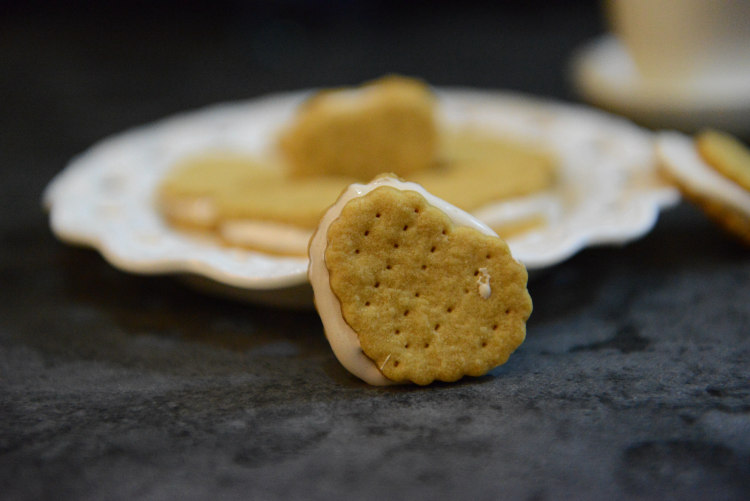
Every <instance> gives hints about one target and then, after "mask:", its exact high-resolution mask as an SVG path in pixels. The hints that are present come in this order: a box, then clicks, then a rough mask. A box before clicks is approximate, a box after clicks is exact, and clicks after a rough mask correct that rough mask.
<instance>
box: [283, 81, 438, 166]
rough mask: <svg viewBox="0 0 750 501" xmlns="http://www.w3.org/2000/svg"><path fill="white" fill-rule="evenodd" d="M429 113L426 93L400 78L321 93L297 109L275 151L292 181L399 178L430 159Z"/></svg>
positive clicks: (433, 146)
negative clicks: (282, 157) (329, 177)
mask: <svg viewBox="0 0 750 501" xmlns="http://www.w3.org/2000/svg"><path fill="white" fill-rule="evenodd" d="M434 108H435V99H434V97H433V95H432V93H431V92H430V90H429V88H428V87H427V86H426V85H425V84H423V83H422V82H420V81H418V80H414V79H411V78H405V77H397V76H391V77H385V78H381V79H379V80H376V81H374V82H371V83H369V84H366V85H363V86H362V87H360V88H357V89H341V90H329V91H323V92H320V93H318V94H317V95H315V96H314V97H312V98H311V99H310V100H308V101H307V102H306V103H305V104H304V105H303V106H302V107H301V108H300V110H299V112H298V113H297V115H296V116H295V118H294V121H293V123H292V124H291V125H290V126H289V128H288V129H287V130H286V131H285V132H284V134H283V135H282V137H281V140H280V148H281V151H282V152H283V153H284V155H285V157H286V159H287V161H288V163H289V172H290V173H291V175H293V176H318V175H322V174H338V175H344V176H351V177H355V178H357V179H360V180H367V179H372V178H373V177H374V176H376V175H378V174H381V173H383V172H386V171H388V172H395V173H397V174H398V175H401V176H405V175H408V174H411V173H413V172H417V171H419V170H422V169H426V168H427V167H429V166H430V165H431V164H432V163H433V162H434V160H435V155H436V151H437V141H438V132H437V124H436V120H435V110H434Z"/></svg>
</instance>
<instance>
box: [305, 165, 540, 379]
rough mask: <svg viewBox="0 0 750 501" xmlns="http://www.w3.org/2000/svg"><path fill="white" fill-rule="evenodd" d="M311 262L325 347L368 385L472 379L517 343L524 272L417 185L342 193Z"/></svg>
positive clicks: (482, 229) (470, 222) (499, 244)
mask: <svg viewBox="0 0 750 501" xmlns="http://www.w3.org/2000/svg"><path fill="white" fill-rule="evenodd" d="M309 254H310V268H309V276H310V281H311V283H312V286H313V290H314V292H315V303H316V307H317V308H318V312H319V313H320V316H321V319H322V321H323V325H324V328H325V332H326V336H327V337H328V340H329V342H330V344H331V347H332V348H333V351H334V353H335V355H336V357H337V358H338V359H339V361H340V362H341V363H342V365H344V367H346V368H347V369H348V370H349V371H350V372H352V373H353V374H355V375H356V376H358V377H359V378H361V379H363V380H364V381H366V382H368V383H370V384H374V385H386V384H393V383H407V382H413V383H416V384H420V385H424V384H429V383H431V382H433V381H434V380H440V381H456V380H458V379H460V378H461V377H463V376H466V375H468V376H480V375H482V374H485V373H486V372H488V371H489V370H491V369H492V368H494V367H496V366H498V365H501V364H503V363H505V362H506V361H507V359H508V357H509V356H510V354H511V353H512V352H513V351H514V350H515V349H516V348H517V347H518V346H519V345H520V344H521V343H522V342H523V340H524V338H525V335H526V320H527V319H528V317H529V315H530V314H531V298H530V297H529V294H528V291H527V290H526V282H527V278H528V275H527V272H526V269H525V267H524V266H523V265H522V264H521V263H519V262H517V261H516V260H514V259H513V257H512V256H511V253H510V250H509V249H508V246H507V245H506V244H505V242H504V241H503V240H501V239H500V238H498V237H497V235H496V234H495V233H494V232H493V231H492V230H491V229H490V228H488V227H487V226H485V225H484V224H483V223H481V222H480V221H478V220H477V219H475V218H474V217H472V216H471V215H469V214H468V213H466V212H463V211H461V210H460V209H457V208H456V207H454V206H452V205H450V204H448V203H446V202H444V201H442V200H440V199H438V198H436V197H434V196H433V195H431V194H429V193H428V192H426V191H425V190H424V189H423V188H422V187H421V186H419V185H417V184H414V183H408V182H403V181H400V180H398V179H395V178H392V177H381V178H378V179H376V180H375V181H373V182H371V183H370V184H367V185H361V184H354V185H351V186H350V187H349V188H348V189H347V190H346V191H345V192H344V193H343V194H342V195H341V197H339V199H338V201H337V202H336V203H335V204H334V205H333V206H332V207H331V208H330V209H329V210H328V211H327V212H326V214H325V215H324V216H323V219H322V220H321V223H320V225H319V227H318V229H317V230H316V233H315V234H314V235H313V238H312V239H311V241H310V249H309Z"/></svg>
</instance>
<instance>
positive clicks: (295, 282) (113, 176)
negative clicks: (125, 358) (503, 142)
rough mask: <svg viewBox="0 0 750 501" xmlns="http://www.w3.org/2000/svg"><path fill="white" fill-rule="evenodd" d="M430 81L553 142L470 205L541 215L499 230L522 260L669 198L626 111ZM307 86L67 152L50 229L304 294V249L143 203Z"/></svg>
mask: <svg viewBox="0 0 750 501" xmlns="http://www.w3.org/2000/svg"><path fill="white" fill-rule="evenodd" d="M436 92H437V95H438V98H439V103H440V104H439V109H440V112H439V113H440V114H441V115H442V116H441V119H442V121H443V122H444V123H447V124H449V125H475V126H481V127H485V128H489V129H492V130H497V131H498V132H499V133H502V134H505V135H507V136H509V137H514V138H518V139H519V140H522V141H524V140H528V141H533V142H540V143H542V144H544V145H545V146H547V147H548V148H549V149H550V150H551V151H552V152H554V153H556V154H557V156H558V158H559V160H560V172H559V176H560V179H559V182H558V183H557V186H556V187H555V188H554V189H553V190H551V191H549V192H544V193H542V194H539V195H535V196H532V197H527V198H523V199H516V200H509V201H505V202H501V203H497V204H494V205H491V206H488V207H484V208H483V209H481V210H479V211H477V212H475V215H476V216H477V217H479V218H480V219H482V220H484V221H485V222H486V223H488V224H490V225H493V224H496V223H501V222H503V221H512V220H514V219H518V218H522V217H527V216H529V215H542V216H544V217H545V218H546V219H547V221H548V222H549V224H547V225H544V226H541V227H539V228H537V229H533V230H531V231H528V232H526V233H524V234H522V235H520V236H518V237H515V238H510V239H508V244H509V245H510V247H511V250H512V252H513V255H514V256H516V257H517V258H518V259H519V260H521V261H522V262H524V263H525V264H526V266H527V267H528V268H529V270H535V269H540V268H544V267H548V266H551V265H554V264H556V263H559V262H561V261H563V260H565V259H567V258H568V257H570V256H572V255H573V254H575V253H576V252H578V251H579V250H580V249H582V248H584V247H586V246H589V245H595V244H608V243H625V242H627V241H629V240H631V239H634V238H637V237H640V236H642V235H643V234H645V233H646V232H648V231H649V230H650V229H651V228H652V227H653V224H654V223H655V221H656V218H657V217H658V213H659V210H660V209H661V208H663V207H666V206H669V205H671V204H674V203H675V202H676V201H677V200H678V195H677V192H676V191H675V190H674V189H673V188H671V187H669V186H667V185H665V184H663V182H662V181H661V180H660V178H659V177H658V175H657V174H656V169H655V159H654V148H653V139H652V136H651V134H650V133H648V132H646V131H644V130H642V129H640V128H638V127H636V126H634V125H632V124H631V123H630V122H628V121H625V120H622V119H619V118H616V117H613V116H612V115H608V114H605V113H601V112H598V111H594V110H591V109H588V108H585V107H577V106H571V105H564V104H559V103H551V102H546V101H541V100H536V99H532V98H529V97H525V96H519V95H513V94H506V93H498V92H485V91H476V90H464V89H444V90H441V89H438V90H437V91H436ZM309 94H310V93H309V91H308V92H299V93H292V94H282V95H273V96H268V97H264V98H259V99H254V100H250V101H246V102H238V103H227V104H218V105H214V106H211V107H208V108H205V109H201V110H197V111H193V112H188V113H184V114H180V115H176V116H174V117H170V118H167V119H163V120H161V121H159V122H156V123H153V124H149V125H145V126H141V127H138V128H135V129H132V130H129V131H126V132H123V133H121V134H118V135H115V136H113V137H110V138H107V139H104V140H102V141H101V142H99V143H97V144H95V145H94V146H92V147H91V148H90V149H88V150H87V151H85V152H83V153H82V154H80V155H78V156H77V157H75V158H73V160H72V161H71V162H70V163H69V164H68V166H67V167H66V168H65V169H64V170H63V171H62V172H61V173H60V174H58V175H57V176H56V177H55V178H54V179H53V180H52V182H51V183H50V184H49V186H48V187H47V189H46V191H45V194H44V204H45V206H46V208H47V209H48V210H49V213H50V225H51V228H52V231H53V232H54V234H55V235H56V236H57V237H58V238H60V239H61V240H63V241H65V242H69V243H73V244H80V245H84V246H89V247H93V248H95V249H97V250H98V251H99V252H100V253H101V254H102V255H103V256H104V258H105V259H106V260H107V261H109V262H110V263H111V264H112V265H114V266H115V267H117V268H120V269H122V270H124V271H128V272H133V273H145V274H166V273H175V274H185V275H186V276H188V277H189V278H190V280H191V281H193V282H195V283H202V284H204V285H209V286H210V287H212V288H213V289H214V290H215V291H217V292H229V293H232V294H235V295H239V296H242V297H246V298H249V299H251V300H256V301H261V302H270V303H275V304H282V305H297V306H299V305H309V304H310V300H311V295H310V294H308V293H307V289H308V285H307V276H306V270H307V259H305V258H296V257H279V256H271V255H267V254H262V253H259V252H254V251H251V250H245V249H239V248H230V247H226V246H224V245H221V244H220V243H219V242H217V241H215V240H212V239H211V238H209V237H206V236H199V235H195V234H190V233H187V232H184V231H179V230H176V229H174V228H172V227H171V226H169V225H168V224H167V223H166V222H165V221H164V220H163V219H162V217H161V216H160V214H159V213H158V211H157V210H156V207H155V203H154V197H155V191H156V188H157V186H158V184H159V181H160V179H161V178H162V176H163V175H164V174H165V173H166V172H167V171H168V169H170V168H171V166H172V165H174V163H175V162H176V161H177V160H178V159H180V158H183V157H185V156H189V155H192V154H196V153H200V152H205V151H207V150H231V151H237V152H243V153H249V154H259V153H262V152H263V151H265V150H267V149H268V148H272V147H273V145H274V141H275V139H276V137H277V133H278V131H279V129H280V128H281V127H283V126H284V124H285V123H287V122H288V121H289V120H290V119H291V118H292V116H293V114H294V112H295V110H296V108H297V106H298V105H299V104H300V103H301V102H302V101H303V100H304V99H305V98H306V97H307V96H309ZM487 181H488V182H492V180H487ZM332 202H333V201H332Z"/></svg>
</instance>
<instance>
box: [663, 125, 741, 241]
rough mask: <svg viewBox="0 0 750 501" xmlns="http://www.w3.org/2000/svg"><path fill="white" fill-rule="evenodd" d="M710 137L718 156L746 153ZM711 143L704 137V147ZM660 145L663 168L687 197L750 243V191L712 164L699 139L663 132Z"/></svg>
mask: <svg viewBox="0 0 750 501" xmlns="http://www.w3.org/2000/svg"><path fill="white" fill-rule="evenodd" d="M708 141H709V142H711V144H710V149H712V150H715V151H713V153H712V155H713V156H715V157H716V158H719V157H724V156H725V155H726V156H727V157H731V158H735V159H736V158H738V157H740V156H742V154H740V155H737V156H735V154H736V153H733V152H732V151H728V152H727V151H724V152H722V150H721V148H722V147H721V146H720V145H719V144H723V141H722V143H718V144H714V143H712V141H713V140H712V139H708ZM707 144H709V143H707V142H706V141H705V139H704V142H703V150H704V151H705V149H706V147H707ZM656 145H657V154H658V156H659V160H660V165H661V168H662V170H663V171H664V173H665V174H666V175H667V176H668V177H669V178H670V179H671V180H672V181H673V182H674V184H675V185H676V186H677V187H678V188H679V189H680V191H681V192H682V194H683V195H684V196H685V198H687V199H688V200H690V201H691V202H693V203H694V204H695V205H697V206H698V207H700V208H701V209H703V211H704V212H705V213H706V215H708V216H709V217H710V218H711V219H712V220H713V221H714V222H716V223H717V224H718V225H719V226H721V227H722V228H724V229H725V230H727V231H729V232H730V233H731V234H733V235H735V236H737V237H739V238H740V239H741V240H742V241H743V242H745V243H746V244H748V245H750V191H748V189H746V188H744V187H743V185H742V184H740V183H738V182H735V181H734V180H732V179H730V177H728V176H725V175H724V174H723V173H722V172H720V171H719V170H718V169H716V168H715V166H712V165H711V164H709V163H708V162H707V161H706V160H705V159H704V158H703V156H702V155H701V153H703V152H702V151H699V146H698V145H697V144H696V142H695V141H693V140H692V139H691V138H689V137H687V136H683V135H681V134H678V133H661V134H660V135H659V136H658V138H657V142H656ZM735 146H736V145H734V146H732V148H730V150H734V148H735ZM734 151H736V150H734ZM745 154H747V152H745ZM732 170H734V169H733V168H732ZM740 170H741V169H740Z"/></svg>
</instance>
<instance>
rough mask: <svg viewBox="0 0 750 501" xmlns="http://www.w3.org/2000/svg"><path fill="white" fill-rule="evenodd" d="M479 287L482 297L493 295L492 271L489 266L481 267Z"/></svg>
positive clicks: (486, 297)
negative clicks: (489, 270) (488, 268)
mask: <svg viewBox="0 0 750 501" xmlns="http://www.w3.org/2000/svg"><path fill="white" fill-rule="evenodd" d="M477 287H478V288H479V295H480V296H482V299H489V297H490V296H491V295H492V288H491V287H490V273H489V272H488V271H487V268H479V278H477Z"/></svg>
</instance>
